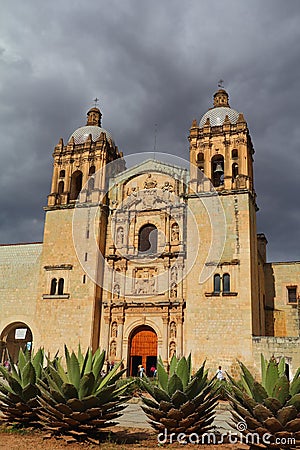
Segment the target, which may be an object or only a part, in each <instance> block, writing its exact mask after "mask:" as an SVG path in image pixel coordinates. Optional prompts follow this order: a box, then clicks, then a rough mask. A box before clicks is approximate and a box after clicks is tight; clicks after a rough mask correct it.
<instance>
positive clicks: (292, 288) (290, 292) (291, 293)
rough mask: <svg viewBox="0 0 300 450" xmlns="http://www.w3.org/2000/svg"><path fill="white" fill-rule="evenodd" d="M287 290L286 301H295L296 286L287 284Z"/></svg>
mask: <svg viewBox="0 0 300 450" xmlns="http://www.w3.org/2000/svg"><path fill="white" fill-rule="evenodd" d="M287 291H288V302H289V303H297V286H289V287H287Z"/></svg>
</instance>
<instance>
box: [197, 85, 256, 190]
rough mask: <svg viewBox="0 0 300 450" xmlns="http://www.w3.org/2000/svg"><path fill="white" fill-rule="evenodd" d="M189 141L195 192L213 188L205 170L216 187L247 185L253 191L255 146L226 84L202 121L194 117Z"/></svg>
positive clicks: (243, 186) (246, 187)
mask: <svg viewBox="0 0 300 450" xmlns="http://www.w3.org/2000/svg"><path fill="white" fill-rule="evenodd" d="M189 142H190V164H191V165H190V173H191V188H192V189H193V190H194V191H195V192H202V191H205V190H207V189H210V187H209V183H205V178H204V177H203V176H202V173H203V174H204V175H205V177H206V178H208V179H209V180H210V181H211V183H212V185H213V187H214V188H215V189H216V190H217V191H236V190H240V189H246V190H248V191H249V192H251V194H254V187H253V154H254V149H253V146H252V142H251V137H250V133H249V130H248V126H247V123H246V121H245V118H244V115H243V114H242V113H238V112H237V111H236V110H234V109H232V108H231V107H230V105H229V96H228V94H227V92H226V91H225V90H224V89H223V88H220V89H219V90H218V91H217V92H216V93H215V94H214V101H213V107H212V108H211V109H209V110H208V111H207V113H205V114H204V115H203V116H202V118H201V120H200V123H199V124H198V123H197V121H196V120H194V121H193V123H192V127H191V129H190V135H189ZM197 169H198V170H197Z"/></svg>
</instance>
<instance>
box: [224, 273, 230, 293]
mask: <svg viewBox="0 0 300 450" xmlns="http://www.w3.org/2000/svg"><path fill="white" fill-rule="evenodd" d="M223 292H225V293H228V292H230V275H229V273H224V275H223Z"/></svg>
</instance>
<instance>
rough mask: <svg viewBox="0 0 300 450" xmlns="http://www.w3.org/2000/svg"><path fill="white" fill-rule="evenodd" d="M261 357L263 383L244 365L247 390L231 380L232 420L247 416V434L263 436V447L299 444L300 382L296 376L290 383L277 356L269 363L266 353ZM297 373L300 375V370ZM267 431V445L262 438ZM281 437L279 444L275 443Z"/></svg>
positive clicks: (294, 445) (244, 418)
mask: <svg viewBox="0 0 300 450" xmlns="http://www.w3.org/2000/svg"><path fill="white" fill-rule="evenodd" d="M261 361H262V375H263V377H262V378H263V380H262V384H260V383H258V382H257V381H256V380H255V379H254V377H253V376H252V375H251V374H250V372H249V371H248V369H246V370H245V366H241V369H242V375H243V376H245V373H246V374H247V376H246V377H245V378H244V380H246V379H247V380H248V383H247V386H248V389H247V393H246V392H245V391H243V390H242V389H241V388H240V387H239V386H238V384H237V383H235V382H234V380H231V381H232V383H233V386H232V393H231V394H227V396H228V398H229V401H230V403H231V405H232V407H233V411H232V418H233V421H234V422H235V423H237V422H239V421H240V420H241V418H242V419H243V420H245V422H246V424H247V429H246V430H245V431H244V434H245V435H246V434H248V433H257V434H258V435H259V436H260V437H261V442H260V443H261V448H274V449H279V448H288V449H293V448H299V446H300V385H298V383H297V377H296V376H295V377H294V380H293V383H291V384H290V383H289V381H288V379H287V377H286V375H285V374H284V372H283V364H282V363H279V364H277V363H276V362H275V361H274V359H271V360H270V361H269V362H268V363H267V362H266V361H265V360H264V358H263V356H262V358H261ZM297 373H298V375H299V374H300V371H297ZM249 374H250V375H249ZM296 375H297V374H296ZM248 393H249V394H248ZM266 433H269V434H270V436H271V437H270V442H271V443H270V444H268V445H264V443H263V439H262V437H263V435H264V434H266ZM282 438H285V440H282ZM288 438H289V439H288ZM279 439H280V442H281V443H280V446H279V445H278V443H276V442H279ZM284 442H285V443H284Z"/></svg>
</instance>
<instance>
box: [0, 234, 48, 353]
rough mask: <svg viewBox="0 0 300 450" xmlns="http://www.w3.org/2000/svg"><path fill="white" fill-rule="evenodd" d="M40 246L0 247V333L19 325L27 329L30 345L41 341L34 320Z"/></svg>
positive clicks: (39, 330)
mask: <svg viewBox="0 0 300 450" xmlns="http://www.w3.org/2000/svg"><path fill="white" fill-rule="evenodd" d="M41 252H42V244H40V243H39V244H18V245H3V246H0V301H1V314H0V333H1V334H2V332H3V331H4V330H5V328H6V327H8V326H9V325H11V324H12V323H14V322H23V323H25V324H26V325H28V327H29V328H30V329H31V332H32V334H33V345H34V346H37V345H39V343H40V339H41V328H40V324H39V321H38V320H37V317H36V292H37V286H38V277H39V268H40V259H41Z"/></svg>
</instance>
